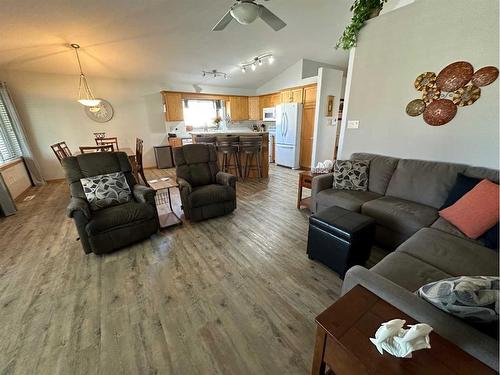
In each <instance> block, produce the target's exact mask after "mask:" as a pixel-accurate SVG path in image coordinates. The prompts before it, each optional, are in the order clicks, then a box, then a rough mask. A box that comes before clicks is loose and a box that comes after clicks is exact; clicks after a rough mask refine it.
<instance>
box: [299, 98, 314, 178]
mask: <svg viewBox="0 0 500 375" xmlns="http://www.w3.org/2000/svg"><path fill="white" fill-rule="evenodd" d="M315 112H316V106H315V105H307V106H304V111H303V112H302V128H301V132H300V166H301V167H302V168H304V169H309V168H311V159H312V145H313V138H314V113H315Z"/></svg>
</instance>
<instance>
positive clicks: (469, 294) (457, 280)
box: [417, 276, 500, 323]
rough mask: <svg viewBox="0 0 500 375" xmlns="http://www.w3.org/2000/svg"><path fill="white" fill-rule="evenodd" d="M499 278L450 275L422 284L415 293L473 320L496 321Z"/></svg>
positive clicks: (440, 307) (451, 311)
mask: <svg viewBox="0 0 500 375" xmlns="http://www.w3.org/2000/svg"><path fill="white" fill-rule="evenodd" d="M499 279H500V278H498V277H493V276H460V277H451V278H449V279H444V280H440V281H436V282H433V283H430V284H427V285H424V286H422V287H421V288H420V289H419V290H418V291H417V295H418V296H419V297H421V298H423V299H424V300H426V301H427V302H430V303H432V304H433V305H434V306H436V307H437V308H438V309H441V310H443V311H446V312H447V313H449V314H452V315H455V316H457V317H459V318H462V319H465V320H469V321H470V322H473V323H490V322H495V321H498V304H499V298H498V296H499V288H498V286H499Z"/></svg>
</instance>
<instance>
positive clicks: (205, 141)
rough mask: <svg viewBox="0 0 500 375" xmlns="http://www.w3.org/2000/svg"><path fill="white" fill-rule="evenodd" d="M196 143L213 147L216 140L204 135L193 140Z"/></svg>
mask: <svg viewBox="0 0 500 375" xmlns="http://www.w3.org/2000/svg"><path fill="white" fill-rule="evenodd" d="M194 139H195V141H196V143H201V144H205V145H214V146H215V144H216V143H217V138H216V137H210V136H204V135H198V136H196V137H195V138H194Z"/></svg>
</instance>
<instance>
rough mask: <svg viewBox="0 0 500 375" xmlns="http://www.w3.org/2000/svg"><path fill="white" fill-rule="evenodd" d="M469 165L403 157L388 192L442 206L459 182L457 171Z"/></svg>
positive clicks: (422, 202) (425, 203)
mask: <svg viewBox="0 0 500 375" xmlns="http://www.w3.org/2000/svg"><path fill="white" fill-rule="evenodd" d="M465 168H466V166H465V165H461V164H451V163H440V162H434V161H424V160H410V159H401V160H400V161H399V163H398V166H397V168H396V170H395V171H394V174H393V176H392V178H391V181H390V182H389V186H388V188H387V191H386V195H389V196H393V197H397V198H402V199H406V200H409V201H412V202H417V203H421V204H424V205H426V206H431V207H434V208H439V207H441V206H442V205H443V203H444V202H445V200H446V198H447V197H448V193H449V191H450V190H451V188H452V186H453V185H454V184H455V180H456V178H457V174H458V173H462V172H464V171H465Z"/></svg>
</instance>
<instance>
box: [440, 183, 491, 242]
mask: <svg viewBox="0 0 500 375" xmlns="http://www.w3.org/2000/svg"><path fill="white" fill-rule="evenodd" d="M499 193H500V190H499V185H498V184H495V183H494V182H491V181H489V180H482V181H481V182H480V183H479V184H477V185H476V186H475V187H474V188H473V189H472V190H471V191H469V192H468V193H467V194H465V195H464V196H463V197H462V198H460V199H459V200H458V201H457V202H456V203H455V204H454V205H452V206H450V207H448V208H445V209H444V210H441V211H439V215H440V216H441V217H443V218H445V219H446V220H448V221H449V222H450V223H452V224H453V225H455V226H456V227H457V228H459V229H460V230H461V231H462V232H464V233H465V234H466V235H467V236H468V237H470V238H478V237H480V236H481V235H483V234H484V233H486V231H487V230H489V229H490V228H492V227H494V226H495V225H496V224H497V223H498V219H499V217H500V215H499V213H498V210H499V205H500V203H499V197H498V195H499Z"/></svg>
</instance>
